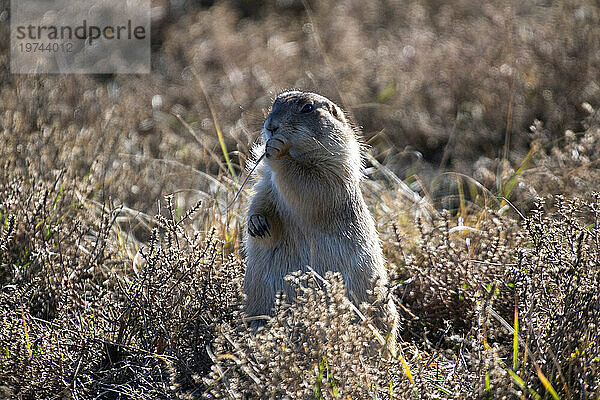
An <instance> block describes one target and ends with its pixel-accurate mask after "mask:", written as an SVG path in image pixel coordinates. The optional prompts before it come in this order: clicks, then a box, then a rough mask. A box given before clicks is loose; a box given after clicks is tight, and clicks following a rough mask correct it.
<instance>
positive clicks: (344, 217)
mask: <svg viewBox="0 0 600 400" xmlns="http://www.w3.org/2000/svg"><path fill="white" fill-rule="evenodd" d="M262 136H263V140H264V142H265V144H264V151H265V153H266V160H265V164H263V165H262V166H259V168H258V169H257V172H258V174H259V178H258V181H257V182H256V184H255V185H254V192H255V193H254V197H253V198H252V200H251V202H250V206H249V209H248V220H247V223H248V226H247V232H246V234H245V238H244V242H245V248H246V253H247V257H248V258H247V266H246V274H245V276H244V292H245V293H246V296H247V300H246V304H245V310H246V313H247V314H248V315H249V316H256V315H269V314H270V313H271V311H272V308H273V306H274V300H275V296H276V294H277V293H278V292H280V291H283V292H285V294H286V295H287V297H288V299H293V298H294V296H295V294H294V292H293V290H292V288H291V287H290V286H289V285H288V284H287V283H286V282H284V279H283V278H284V277H285V276H286V275H288V274H289V273H291V272H294V271H298V270H305V269H306V265H310V266H311V267H312V268H313V269H314V270H315V271H316V272H317V273H319V274H321V275H322V276H325V273H326V272H327V271H334V272H339V273H341V275H342V276H343V279H344V283H345V285H346V290H347V294H348V297H349V299H350V300H351V301H353V302H354V304H356V305H358V304H360V303H362V302H370V303H372V302H373V301H374V300H376V299H374V298H372V296H369V294H368V291H373V290H374V289H375V286H376V283H379V284H385V283H386V282H387V280H388V277H387V272H386V270H385V267H384V259H383V255H382V251H381V245H380V241H379V237H378V234H377V231H376V229H375V223H374V221H373V218H372V217H371V214H370V213H369V210H368V209H367V206H366V204H365V201H364V199H363V196H362V193H361V190H360V181H361V179H362V159H361V146H360V143H359V140H358V138H357V134H356V132H355V131H354V129H352V127H351V126H350V124H349V123H348V121H347V120H346V118H345V116H344V113H343V112H342V111H341V110H340V108H339V107H338V106H337V105H335V104H334V103H333V102H332V101H330V100H329V99H327V98H325V97H323V96H320V95H318V94H315V93H309V92H300V91H287V92H283V93H281V94H280V95H279V96H277V98H276V100H275V102H274V104H273V108H272V111H271V113H270V114H269V115H268V117H267V119H266V120H265V123H264V125H263V129H262ZM376 296H379V297H380V298H379V300H383V299H382V298H381V297H382V294H381V293H379V294H378V295H376ZM386 307H387V311H386V312H388V313H391V319H394V320H395V319H396V318H397V313H396V309H395V307H394V305H393V303H392V302H389V305H388V306H386ZM381 317H382V318H381V319H382V320H384V319H388V318H390V316H389V315H387V316H381ZM382 333H383V334H384V335H385V334H387V333H388V332H387V331H386V332H382Z"/></svg>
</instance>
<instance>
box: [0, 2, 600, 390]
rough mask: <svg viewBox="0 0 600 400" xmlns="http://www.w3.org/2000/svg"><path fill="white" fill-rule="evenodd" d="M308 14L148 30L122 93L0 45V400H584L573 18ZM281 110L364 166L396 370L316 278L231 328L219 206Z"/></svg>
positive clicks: (507, 6) (235, 262) (232, 5)
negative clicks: (332, 131) (312, 108)
mask: <svg viewBox="0 0 600 400" xmlns="http://www.w3.org/2000/svg"><path fill="white" fill-rule="evenodd" d="M159 3H160V2H159ZM173 3H174V4H175V2H173ZM201 3H202V2H201ZM207 3H210V2H207ZM309 3H310V4H308V3H307V4H304V3H303V2H298V1H290V2H284V1H277V2H275V1H273V2H267V3H265V5H263V4H262V3H261V2H237V1H233V0H232V1H228V2H215V4H204V3H203V4H196V5H190V4H188V5H187V6H186V7H188V8H185V9H181V8H178V7H179V6H175V5H172V6H165V7H170V8H169V13H170V15H171V17H170V18H168V19H165V20H163V21H162V22H161V24H160V25H159V24H157V25H156V26H157V28H155V32H154V36H153V46H154V47H153V71H154V72H153V73H152V74H151V75H148V76H142V75H139V76H74V75H72V76H46V75H11V74H10V73H9V70H8V68H9V51H8V41H2V42H0V82H1V83H0V85H1V86H0V162H1V163H2V170H1V171H0V319H1V320H2V321H1V324H0V397H7V398H23V399H37V398H82V399H88V398H90V399H91V398H114V399H119V398H156V399H164V398H202V397H208V398H223V397H225V398H227V397H234V398H261V397H262V398H285V397H286V396H287V397H288V398H348V397H347V396H349V398H352V399H356V398H407V399H408V398H447V399H473V398H482V399H483V398H519V399H520V398H531V399H538V398H540V399H551V398H560V399H582V398H585V399H599V398H600V378H599V377H600V361H599V357H600V344H599V339H600V338H599V335H598V329H599V328H598V324H599V323H600V315H599V313H600V311H599V310H600V306H599V304H600V299H599V297H598V296H599V292H598V287H599V286H600V270H599V267H598V266H599V265H600V257H599V249H600V246H599V243H600V242H599V234H600V232H599V229H600V227H599V225H598V218H599V213H600V202H599V200H598V198H597V196H594V195H592V193H593V192H594V191H597V190H598V187H599V186H598V185H599V183H600V173H599V171H600V170H599V166H600V164H599V163H598V154H600V139H599V138H600V127H599V124H598V122H599V118H598V112H597V111H596V110H597V109H598V107H599V106H600V86H599V83H598V70H600V69H599V67H600V65H598V64H599V62H600V61H599V58H598V54H599V52H600V10H599V8H598V6H597V5H596V4H595V3H593V2H590V1H586V0H584V1H577V2H576V1H571V0H569V1H566V2H560V3H556V4H555V3H553V2H545V1H535V2H526V3H519V4H517V3H506V2H500V1H487V2H479V3H478V2H474V1H472V0H465V1H459V2H455V3H454V4H452V5H446V4H444V3H441V2H436V1H426V0H415V1H409V2H394V1H380V2H363V1H352V0H348V1H339V2H333V1H331V2H328V1H324V2H309ZM160 4H167V2H164V3H160ZM177 4H179V3H177ZM182 4H187V3H184V2H182ZM306 5H308V6H309V8H308V9H307V8H306ZM8 15H9V13H8V2H7V1H0V19H1V20H2V21H3V22H2V24H0V33H1V34H2V35H3V37H8V36H7V35H8V26H7V24H6V23H5V21H7V18H8ZM289 87H298V88H302V89H307V90H317V91H318V92H321V93H323V94H324V95H327V96H328V97H331V98H332V99H333V100H335V101H336V102H338V103H340V104H342V105H343V106H344V108H345V109H346V110H347V111H348V112H349V114H350V116H351V117H352V119H353V120H354V122H355V123H356V124H357V125H358V126H361V127H362V129H363V134H364V138H365V140H366V141H368V143H369V144H370V145H371V147H370V149H369V155H370V158H369V159H368V160H367V169H366V173H367V175H368V178H369V179H367V180H366V181H365V183H364V185H365V186H364V192H365V197H366V200H367V203H368V205H369V207H370V208H371V211H372V213H373V215H374V217H375V219H376V221H377V225H378V230H379V232H380V233H381V236H382V239H383V247H384V252H385V256H386V259H387V264H388V265H387V266H388V269H389V271H390V273H391V274H393V275H394V281H393V282H392V286H393V288H394V294H395V301H396V303H397V305H398V309H399V311H400V313H401V327H400V332H399V339H398V345H399V347H400V349H401V353H400V357H399V358H398V359H395V360H385V359H382V358H381V357H379V355H378V354H379V352H380V350H381V344H380V343H379V341H378V340H377V338H376V337H375V335H374V334H373V332H372V330H371V329H370V328H369V327H368V323H369V320H368V319H367V320H366V321H362V319H361V318H360V316H359V313H357V312H356V311H355V310H353V309H352V308H351V307H350V305H349V303H348V302H347V300H346V299H345V298H344V296H343V288H342V287H341V283H340V282H339V279H338V278H337V277H336V276H327V277H323V278H325V279H326V280H327V282H328V283H325V282H323V281H322V280H321V279H319V278H318V277H316V276H314V275H312V274H310V273H307V274H303V275H294V276H292V277H290V279H291V280H292V281H293V282H295V285H297V288H298V289H297V290H298V301H297V302H296V303H294V304H292V305H289V304H286V303H285V301H284V299H282V300H281V302H280V304H279V305H278V313H277V315H276V316H275V317H274V318H273V319H272V320H271V321H270V322H269V324H268V329H263V330H260V331H259V332H257V333H256V335H251V334H250V333H249V332H248V331H247V330H246V328H245V325H244V323H243V322H242V319H243V316H242V315H240V314H239V306H240V304H241V300H242V299H241V298H240V296H241V294H240V292H241V289H240V282H241V278H242V276H243V272H244V265H243V262H242V260H243V251H242V249H240V229H242V221H243V205H244V204H245V202H246V200H247V199H245V196H244V195H242V196H241V199H240V201H238V202H236V203H234V205H233V206H232V207H231V208H229V209H227V208H226V205H227V204H228V203H229V201H231V200H232V199H233V196H234V194H235V192H236V190H237V189H238V188H239V183H240V181H241V177H242V175H243V173H242V171H244V168H245V164H246V160H247V158H248V157H249V154H250V150H249V149H250V146H251V144H252V142H253V140H254V139H255V138H256V136H257V134H258V130H259V127H260V125H261V124H262V121H263V117H264V111H266V108H267V107H268V106H269V104H270V103H271V100H272V97H273V96H274V95H275V94H276V93H277V92H278V91H279V90H281V89H284V88H289ZM216 126H218V127H219V129H220V130H221V131H222V133H223V136H224V141H223V142H222V143H220V142H219V139H218V136H217V134H216V131H215V130H216ZM222 146H225V148H226V149H227V151H228V155H229V159H230V163H229V164H228V162H227V160H226V159H225V158H224V157H223V152H222V148H223V147H222ZM444 208H446V209H447V210H446V211H444V210H443V209H444ZM188 210H189V212H188ZM142 247H143V249H144V250H142V252H141V253H138V249H140V248H142ZM136 254H138V255H137V256H136ZM134 259H135V262H134ZM367 311H368V306H367V309H363V310H362V313H364V315H366V316H367V317H368V315H369V313H368V312H367ZM515 328H516V333H518V334H515Z"/></svg>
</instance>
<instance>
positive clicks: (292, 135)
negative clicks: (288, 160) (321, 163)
mask: <svg viewBox="0 0 600 400" xmlns="http://www.w3.org/2000/svg"><path fill="white" fill-rule="evenodd" d="M262 134H263V138H264V140H265V141H267V140H269V139H270V138H271V137H273V136H274V135H281V136H283V137H284V138H285V139H286V140H287V141H288V142H289V144H290V149H289V152H290V155H291V156H292V157H294V158H296V159H298V160H300V161H301V160H306V161H311V160H312V161H317V160H320V159H323V158H324V157H329V158H331V156H332V155H339V156H342V157H343V156H344V155H354V154H359V153H360V148H359V144H358V140H357V138H356V134H355V133H354V130H353V129H352V128H351V127H350V125H349V123H348V122H347V121H346V118H345V116H344V113H343V112H342V111H341V110H340V108H339V107H338V106H337V105H335V103H333V102H332V101H331V100H329V99H327V98H326V97H324V96H321V95H318V94H315V93H310V92H301V91H287V92H283V93H281V94H279V95H278V96H277V98H276V99H275V102H274V103H273V108H272V110H271V113H270V114H269V115H268V116H267V119H266V120H265V123H264V125H263V129H262Z"/></svg>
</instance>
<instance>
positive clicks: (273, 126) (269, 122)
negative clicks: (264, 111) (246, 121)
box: [265, 116, 279, 133]
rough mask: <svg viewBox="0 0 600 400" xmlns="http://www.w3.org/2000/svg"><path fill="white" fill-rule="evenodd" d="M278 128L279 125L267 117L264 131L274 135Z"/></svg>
mask: <svg viewBox="0 0 600 400" xmlns="http://www.w3.org/2000/svg"><path fill="white" fill-rule="evenodd" d="M278 128H279V124H278V123H277V122H275V121H273V118H272V117H271V116H269V117H267V120H266V121H265V129H266V130H268V131H269V132H271V133H275V131H276V130H277V129H278Z"/></svg>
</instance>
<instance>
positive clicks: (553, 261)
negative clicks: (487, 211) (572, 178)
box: [507, 195, 600, 398]
mask: <svg viewBox="0 0 600 400" xmlns="http://www.w3.org/2000/svg"><path fill="white" fill-rule="evenodd" d="M599 220H600V196H598V195H595V198H594V199H590V200H587V201H586V200H583V199H577V198H575V199H565V198H563V197H560V196H559V197H558V198H557V199H556V204H555V207H554V208H549V207H547V206H546V205H545V204H544V202H540V203H538V204H537V208H536V209H535V210H534V211H533V213H532V215H531V217H530V218H528V219H527V221H526V223H525V229H524V232H523V235H524V237H525V238H526V240H527V242H526V246H524V247H523V248H522V253H521V257H520V260H519V263H518V264H517V265H516V266H515V267H513V268H510V269H509V270H508V271H507V276H510V279H512V280H514V282H515V290H516V292H517V296H518V300H519V302H518V305H519V316H520V326H521V329H520V335H521V338H522V340H523V341H524V343H525V345H526V346H527V351H528V353H529V356H528V357H530V358H532V359H533V360H534V361H535V362H537V365H538V366H539V368H540V369H541V370H542V371H543V373H544V374H545V376H546V377H547V378H548V379H549V380H550V381H551V382H552V383H553V385H554V389H555V390H556V391H557V392H558V394H559V395H560V397H561V398H568V397H570V396H574V397H585V398H596V396H598V395H599V394H600V362H599V357H600V345H599V344H598V338H600V336H599V332H600V331H599V327H598V323H599V322H600V293H599V291H598V288H599V287H600V246H599V244H600V241H599V239H600V235H599V234H600V230H599V226H598V221H599ZM521 357H524V356H523V355H522V356H521ZM519 368H520V369H521V371H520V372H521V375H522V376H523V377H527V378H529V381H530V382H531V381H535V377H536V376H537V371H536V370H535V369H534V368H533V367H531V366H527V365H522V366H520V367H519ZM537 386H538V387H539V386H540V385H539V383H538V385H537ZM540 389H541V388H540ZM575 394H577V395H575Z"/></svg>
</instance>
